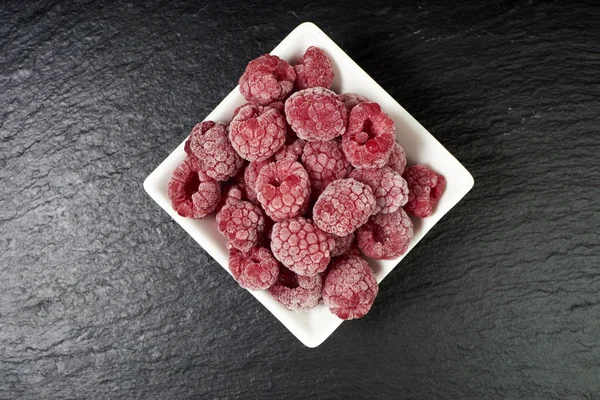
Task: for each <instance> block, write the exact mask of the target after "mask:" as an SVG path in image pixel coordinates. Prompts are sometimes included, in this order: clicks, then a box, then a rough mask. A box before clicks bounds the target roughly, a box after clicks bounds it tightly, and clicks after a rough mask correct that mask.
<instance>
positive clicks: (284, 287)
mask: <svg viewBox="0 0 600 400" xmlns="http://www.w3.org/2000/svg"><path fill="white" fill-rule="evenodd" d="M322 290H323V276H321V275H320V274H317V275H315V276H303V275H297V274H295V273H293V272H292V271H290V270H289V269H287V268H285V267H281V268H280V272H279V279H278V280H277V282H275V284H274V285H273V286H271V287H270V288H269V293H271V296H273V298H274V299H275V300H277V301H278V302H279V303H281V304H282V305H283V306H284V307H285V308H287V309H288V310H291V311H308V310H310V309H312V308H315V307H316V306H317V304H319V300H321V291H322Z"/></svg>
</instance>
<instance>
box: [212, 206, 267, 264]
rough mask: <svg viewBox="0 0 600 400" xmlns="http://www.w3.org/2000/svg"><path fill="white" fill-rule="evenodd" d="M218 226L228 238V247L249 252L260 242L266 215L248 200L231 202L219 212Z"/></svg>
mask: <svg viewBox="0 0 600 400" xmlns="http://www.w3.org/2000/svg"><path fill="white" fill-rule="evenodd" d="M217 226H218V228H219V232H221V233H222V234H223V235H224V236H225V237H226V238H227V240H228V243H227V247H229V248H231V247H235V248H236V249H238V250H240V251H243V252H247V251H250V249H252V247H254V246H255V245H256V244H257V243H258V239H259V238H260V235H261V234H262V232H263V229H264V227H265V217H264V216H263V213H262V211H261V210H260V208H258V207H256V206H255V205H253V204H252V203H250V202H248V201H237V202H230V203H229V204H225V205H224V206H223V208H221V210H220V211H219V212H218V213H217Z"/></svg>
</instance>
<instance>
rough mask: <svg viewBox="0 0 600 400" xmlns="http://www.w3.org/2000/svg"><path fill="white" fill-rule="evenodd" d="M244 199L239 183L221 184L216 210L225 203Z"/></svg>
mask: <svg viewBox="0 0 600 400" xmlns="http://www.w3.org/2000/svg"><path fill="white" fill-rule="evenodd" d="M242 200H245V194H244V189H243V188H242V187H241V186H240V185H239V184H237V183H236V184H229V185H223V186H222V188H221V200H220V201H219V205H218V206H217V210H221V208H223V206H225V204H231V203H236V202H238V201H242Z"/></svg>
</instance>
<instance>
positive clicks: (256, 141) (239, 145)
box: [229, 104, 286, 161]
mask: <svg viewBox="0 0 600 400" xmlns="http://www.w3.org/2000/svg"><path fill="white" fill-rule="evenodd" d="M285 129H286V126H285V119H284V118H283V115H281V113H280V112H279V111H278V110H277V109H275V108H271V107H267V106H265V107H259V106H255V105H252V104H247V105H245V106H243V107H241V108H240V109H239V110H238V112H237V113H236V114H235V116H234V117H233V120H232V121H231V124H230V125H229V139H230V140H231V145H232V146H233V148H234V149H235V151H237V152H238V154H239V155H240V156H241V157H242V158H244V159H246V160H248V161H264V160H266V159H268V158H269V157H271V156H272V155H273V154H275V152H276V151H277V150H279V148H280V147H281V146H283V144H284V143H285Z"/></svg>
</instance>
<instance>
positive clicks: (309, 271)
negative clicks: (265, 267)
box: [271, 218, 335, 276]
mask: <svg viewBox="0 0 600 400" xmlns="http://www.w3.org/2000/svg"><path fill="white" fill-rule="evenodd" d="M334 245H335V241H334V240H333V238H332V237H331V236H330V235H328V234H327V233H325V232H323V231H322V230H320V229H319V228H317V227H316V226H315V225H314V224H313V222H312V221H311V220H308V219H304V218H296V219H292V220H287V221H281V222H277V223H275V225H274V226H273V233H272V234H271V250H273V255H274V256H275V258H277V259H278V260H279V261H280V262H281V263H282V264H283V265H285V266H286V267H288V268H289V269H291V270H292V271H294V272H295V273H297V274H299V275H309V276H312V275H316V274H318V273H320V272H323V271H325V268H327V264H329V260H330V258H331V256H330V253H331V250H332V249H333V247H334Z"/></svg>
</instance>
